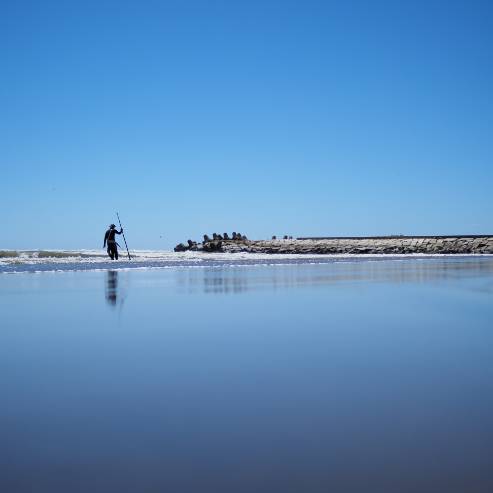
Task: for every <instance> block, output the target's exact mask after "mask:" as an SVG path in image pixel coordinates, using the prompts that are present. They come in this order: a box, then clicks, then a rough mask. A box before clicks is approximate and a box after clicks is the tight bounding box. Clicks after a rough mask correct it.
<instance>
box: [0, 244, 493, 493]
mask: <svg viewBox="0 0 493 493" xmlns="http://www.w3.org/2000/svg"><path fill="white" fill-rule="evenodd" d="M50 255H51V257H50ZM53 255H54V256H53ZM134 255H135V258H134V259H133V260H132V261H128V260H125V258H124V257H123V256H122V257H121V259H120V260H119V261H118V262H111V261H109V260H107V258H106V257H103V256H101V255H100V254H99V253H98V252H95V251H84V252H61V251H57V252H54V253H53V252H52V253H51V254H50V253H41V254H40V252H33V251H30V252H19V253H18V255H17V256H16V257H2V258H0V327H1V329H0V395H1V406H0V437H1V438H0V491H5V492H9V493H10V492H67V491H70V492H71V493H72V492H88V491H90V492H99V491H101V492H113V491H115V492H137V491H138V492H162V491H170V492H186V493H188V492H223V491H224V492H269V493H272V492H282V493H286V492H304V493H305V492H306V493H311V492H327V491H334V492H353V491H354V492H365V493H366V492H386V491H389V492H395V491H399V492H408V491H409V492H416V491H419V492H441V491H444V492H447V493H451V492H466V491H467V492H483V491H484V492H487V491H488V492H489V491H493V459H492V457H493V440H492V439H493V358H492V348H493V256H488V255H476V256H473V255H471V256H446V255H436V256H365V255H361V256H340V255H339V256H337V255H336V256H300V255H277V256H276V255H251V254H201V253H189V252H186V253H183V254H177V253H170V252H151V251H146V252H136V253H134Z"/></svg>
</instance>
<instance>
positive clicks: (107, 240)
mask: <svg viewBox="0 0 493 493" xmlns="http://www.w3.org/2000/svg"><path fill="white" fill-rule="evenodd" d="M122 233H123V228H121V229H120V231H117V229H116V226H115V225H114V224H110V229H108V231H106V233H105V235H104V244H103V248H104V247H105V246H106V245H108V248H107V250H106V251H107V252H108V255H109V257H110V258H111V260H118V246H119V245H118V243H117V242H116V240H115V235H121V234H122Z"/></svg>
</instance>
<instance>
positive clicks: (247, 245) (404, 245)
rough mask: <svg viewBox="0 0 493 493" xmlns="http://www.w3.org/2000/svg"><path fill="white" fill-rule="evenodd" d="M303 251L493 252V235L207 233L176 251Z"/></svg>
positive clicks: (339, 252) (323, 252) (349, 252)
mask: <svg viewBox="0 0 493 493" xmlns="http://www.w3.org/2000/svg"><path fill="white" fill-rule="evenodd" d="M185 250H194V251H197V250H199V251H200V250H203V251H205V252H228V253H236V252H238V253H239V252H250V253H285V254H288V253H300V254H440V253H441V254H470V253H475V254H493V235H470V236H465V235H456V236H372V237H326V238H316V237H312V238H296V239H282V240H281V239H272V240H249V239H247V238H246V237H245V236H241V235H235V237H234V239H233V238H229V237H227V239H224V235H215V237H213V238H212V239H211V238H209V237H208V236H207V235H204V241H203V242H202V243H196V242H192V241H190V240H189V242H188V246H187V245H184V244H180V245H178V246H177V247H176V248H175V251H185Z"/></svg>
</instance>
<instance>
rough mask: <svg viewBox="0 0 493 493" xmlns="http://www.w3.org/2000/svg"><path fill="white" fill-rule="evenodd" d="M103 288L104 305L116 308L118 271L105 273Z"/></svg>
mask: <svg viewBox="0 0 493 493" xmlns="http://www.w3.org/2000/svg"><path fill="white" fill-rule="evenodd" d="M105 288H106V289H105V297H106V303H108V305H110V306H116V302H117V301H118V271H116V270H109V271H108V272H107V273H106V284H105Z"/></svg>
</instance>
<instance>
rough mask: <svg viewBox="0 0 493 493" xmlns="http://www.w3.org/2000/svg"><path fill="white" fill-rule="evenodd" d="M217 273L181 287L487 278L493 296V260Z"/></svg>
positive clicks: (214, 289) (196, 273)
mask: <svg viewBox="0 0 493 493" xmlns="http://www.w3.org/2000/svg"><path fill="white" fill-rule="evenodd" d="M245 269H246V268H245V267H227V268H211V269H204V270H202V269H201V270H193V271H190V272H189V274H188V276H179V280H178V282H179V283H180V284H182V285H183V287H184V288H185V289H186V290H187V291H189V292H197V291H203V292H204V293H224V294H228V293H234V294H237V293H242V292H245V291H249V290H258V289H278V288H279V289H280V288H289V287H298V286H303V285H305V286H314V285H324V284H331V283H347V282H360V281H365V282H368V281H370V282H393V283H427V282H442V281H453V280H459V279H466V278H478V277H484V278H485V284H484V285H483V287H482V291H488V292H492V293H493V282H492V280H491V279H492V275H493V259H492V258H487V257H483V258H461V259H457V258H443V259H409V260H403V261H402V260H399V261H395V260H388V261H382V260H378V261H364V262H362V261H358V262H334V263H331V264H316V265H312V264H303V265H292V266H257V267H254V268H251V269H248V272H246V271H245Z"/></svg>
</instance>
